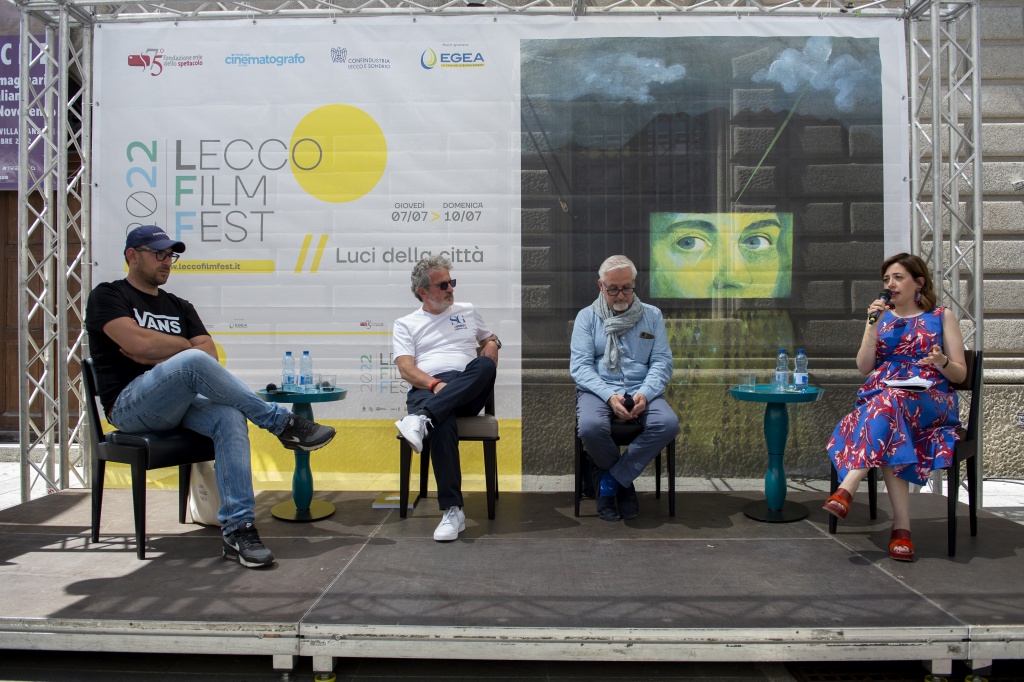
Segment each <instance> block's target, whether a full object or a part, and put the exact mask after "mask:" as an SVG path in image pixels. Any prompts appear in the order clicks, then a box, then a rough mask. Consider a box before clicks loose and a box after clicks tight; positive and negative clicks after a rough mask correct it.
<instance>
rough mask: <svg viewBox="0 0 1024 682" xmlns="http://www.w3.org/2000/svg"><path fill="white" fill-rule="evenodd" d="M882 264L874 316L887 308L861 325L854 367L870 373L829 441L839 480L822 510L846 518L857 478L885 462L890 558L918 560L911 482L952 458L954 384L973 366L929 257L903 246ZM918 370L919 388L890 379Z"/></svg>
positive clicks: (956, 417)
mask: <svg viewBox="0 0 1024 682" xmlns="http://www.w3.org/2000/svg"><path fill="white" fill-rule="evenodd" d="M881 272H882V282H883V283H884V284H885V288H886V290H887V291H889V292H890V293H891V294H892V298H891V301H890V302H888V303H887V302H886V301H884V300H883V299H882V298H879V299H878V300H876V301H874V302H873V303H872V304H871V305H870V306H869V307H868V315H869V317H870V315H871V314H872V313H876V312H878V313H881V316H880V317H878V320H877V322H875V323H871V322H870V321H869V322H868V323H866V324H865V325H864V336H863V338H862V339H861V343H860V350H858V351H857V369H859V370H860V371H861V373H862V374H866V375H868V380H867V381H866V382H864V385H863V386H861V388H860V390H859V391H858V392H857V404H856V409H854V411H853V412H851V413H850V414H848V415H846V416H845V417H843V419H842V421H840V422H839V425H838V426H837V427H836V429H835V431H834V432H833V433H832V438H830V439H829V442H828V454H829V457H831V458H832V465H833V466H834V467H835V468H836V472H838V474H839V480H840V486H839V489H838V490H836V492H835V494H834V495H832V496H831V497H829V498H828V500H827V501H826V502H825V507H824V508H825V511H827V512H829V513H830V514H833V515H835V516H837V517H839V518H840V519H845V518H846V515H847V514H848V513H849V512H850V504H851V503H852V502H853V495H854V493H855V492H856V491H857V486H858V485H860V482H861V481H862V480H864V477H865V476H867V474H868V471H869V470H870V469H872V468H874V467H881V468H882V475H883V476H884V477H885V488H886V491H887V492H888V494H889V502H890V503H891V504H892V508H893V525H892V535H891V536H890V539H889V556H890V557H891V558H893V559H895V560H897V561H913V559H914V545H913V543H912V542H911V539H910V486H909V484H910V483H915V484H917V485H924V484H925V482H926V481H927V479H928V474H929V473H930V472H931V470H932V469H941V468H944V467H947V466H949V464H950V462H952V461H953V450H954V448H955V446H956V441H957V440H958V436H957V433H956V427H957V426H959V425H960V418H959V415H958V412H957V400H956V393H955V392H954V391H953V390H952V388H950V385H949V384H950V382H952V383H958V382H960V381H963V380H964V378H965V377H966V376H967V366H966V364H965V358H964V340H963V335H962V334H961V333H960V325H959V324H957V321H956V318H955V317H953V313H952V312H951V311H950V310H949V309H948V308H944V307H942V306H937V305H936V302H937V297H936V294H935V289H934V287H933V286H932V278H931V275H930V274H929V273H928V266H927V264H926V263H925V262H924V261H923V260H922V259H921V258H919V257H918V256H912V255H910V254H907V253H900V254H897V255H895V256H892V257H890V258H888V259H887V260H886V261H885V262H884V263H883V264H882V267H881ZM883 311H884V312H883ZM914 377H920V378H921V379H924V380H927V381H930V382H931V386H930V387H929V388H927V389H926V390H923V391H913V390H907V389H904V388H895V387H890V386H888V385H887V384H886V382H887V381H892V380H900V379H910V378H914Z"/></svg>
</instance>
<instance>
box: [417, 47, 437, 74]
mask: <svg viewBox="0 0 1024 682" xmlns="http://www.w3.org/2000/svg"><path fill="white" fill-rule="evenodd" d="M420 66H422V67H423V68H424V69H428V70H429V69H432V68H434V67H435V66H437V53H436V52H434V51H433V50H431V49H430V48H429V47H428V48H427V49H425V50H424V51H423V54H421V55H420Z"/></svg>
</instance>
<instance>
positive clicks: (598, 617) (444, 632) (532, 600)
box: [0, 490, 1024, 673]
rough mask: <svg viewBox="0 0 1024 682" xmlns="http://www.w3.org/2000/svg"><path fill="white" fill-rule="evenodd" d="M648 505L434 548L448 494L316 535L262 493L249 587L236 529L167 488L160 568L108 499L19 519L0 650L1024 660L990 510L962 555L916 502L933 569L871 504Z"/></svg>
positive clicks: (479, 516)
mask: <svg viewBox="0 0 1024 682" xmlns="http://www.w3.org/2000/svg"><path fill="white" fill-rule="evenodd" d="M677 494H678V497H677V500H678V501H677V516H676V517H675V518H670V517H669V516H668V504H667V500H666V499H665V498H664V497H663V498H662V499H661V500H655V499H654V495H653V493H650V492H648V493H642V494H641V516H640V517H639V518H637V519H635V520H633V521H629V522H624V523H607V522H604V521H601V520H599V519H598V518H597V517H596V516H595V515H594V512H593V506H594V505H593V502H592V501H589V500H585V501H584V504H583V509H582V511H583V516H581V517H580V518H575V517H574V516H573V504H572V493H570V492H553V493H512V492H506V493H503V494H502V495H501V497H500V499H499V501H498V507H497V518H495V520H493V521H488V520H487V515H486V501H485V496H484V494H483V493H470V494H468V495H467V499H466V514H467V521H466V530H465V532H464V533H463V534H462V535H461V537H460V539H459V540H458V541H457V542H454V543H448V544H440V543H436V542H434V541H433V540H432V537H431V536H432V533H433V530H434V527H435V526H436V525H437V522H438V520H439V518H440V512H439V511H438V510H437V508H436V501H435V500H434V499H433V498H428V499H426V500H422V501H421V502H420V504H419V506H418V507H417V509H416V510H415V511H412V512H410V515H409V518H407V519H405V520H403V519H400V518H399V516H398V511H397V510H379V509H373V508H371V503H372V502H373V500H374V498H375V497H376V493H372V492H350V493H343V492H334V493H321V494H319V495H318V497H320V498H322V499H325V500H327V501H329V502H332V503H333V504H335V505H336V506H337V512H336V513H335V514H334V515H333V516H331V517H329V518H327V519H324V520H322V521H318V522H315V523H308V524H301V523H289V522H285V521H280V520H277V519H274V518H272V517H271V516H270V513H269V510H270V508H271V507H272V506H273V505H274V504H277V503H278V502H281V501H284V500H285V499H286V498H287V497H288V493H286V492H261V493H258V494H257V506H258V515H257V526H258V528H259V530H260V533H261V535H262V537H263V539H264V541H265V542H266V544H267V545H268V546H269V547H270V548H271V549H272V550H273V552H274V554H275V555H276V557H277V563H276V565H275V566H273V567H271V568H269V569H263V570H248V569H244V568H242V567H241V566H239V565H237V564H235V563H230V562H227V561H225V560H223V559H222V558H221V557H220V538H219V530H218V529H216V528H208V527H201V526H196V525H179V524H178V523H177V498H176V493H175V492H172V491H150V492H149V497H148V500H149V510H148V518H147V524H148V527H147V531H148V537H147V559H146V560H145V561H138V560H137V559H136V558H135V546H134V532H133V526H132V514H131V506H130V504H131V503H130V492H129V491H127V490H108V491H107V492H106V494H105V496H104V513H103V527H102V529H101V533H100V542H99V543H98V544H94V543H92V542H91V541H90V539H89V505H90V500H89V493H88V492H87V491H83V490H68V491H63V492H60V493H57V494H54V495H49V496H47V497H43V498H40V499H36V500H33V501H31V502H28V503H25V504H20V505H17V506H14V507H11V508H9V509H5V510H2V511H0V648H3V649H19V650H50V651H119V652H169V653H196V654H257V655H267V656H273V657H274V659H273V662H274V666H275V667H277V668H280V669H285V670H286V669H289V668H291V666H293V665H294V664H295V662H296V657H311V658H312V665H313V670H314V671H328V670H331V669H332V668H333V666H334V663H335V659H336V658H340V657H353V658H386V659H394V658H419V659H432V658H443V659H453V658H455V659H475V660H497V659H507V660H550V661H557V660H580V661H582V660H598V661H600V660H608V661H616V660H637V661H691V662H693V661H733V662H743V661H747V662H749V661H766V662H767V661H776V662H777V661H866V660H879V661H895V660H921V661H925V662H928V663H930V665H931V668H932V671H933V672H936V673H944V672H948V671H949V668H950V667H951V664H952V661H957V660H964V661H970V662H971V663H972V664H973V666H974V667H975V668H982V667H984V666H986V665H988V664H989V663H990V662H991V661H992V660H995V659H1022V658H1024V581H1022V580H1021V576H1024V526H1022V525H1020V524H1017V523H1014V522H1012V521H1009V520H1007V519H1004V518H1000V517H998V516H995V515H992V514H989V513H985V512H981V513H980V518H979V533H978V537H977V538H971V537H970V535H969V531H968V528H967V519H966V507H965V506H964V505H961V517H960V518H961V521H960V533H959V548H958V553H957V556H956V557H955V558H952V559H951V558H948V557H947V556H946V519H945V509H946V506H945V504H946V501H945V498H943V497H941V496H938V495H926V494H925V495H915V496H913V498H912V503H913V506H912V511H913V516H914V541H915V545H916V548H917V556H918V559H917V561H915V562H914V563H912V564H906V563H897V562H893V561H891V560H890V559H889V558H888V555H887V551H886V545H887V540H888V536H889V525H890V522H889V519H890V515H889V511H888V507H887V503H886V500H885V497H884V495H880V500H879V518H878V520H877V521H876V522H871V521H870V520H869V518H868V511H867V504H866V502H867V496H866V495H865V494H862V495H860V496H859V497H858V499H857V500H856V501H855V503H854V508H853V511H852V512H851V515H850V518H849V519H848V520H847V521H845V522H841V523H840V524H839V532H838V533H837V534H836V535H834V536H830V535H829V534H828V532H827V519H826V516H825V514H824V512H822V511H820V510H819V509H818V508H819V507H820V504H821V501H822V499H823V496H822V495H821V494H819V493H791V494H790V497H789V499H791V500H794V501H797V502H803V503H805V504H807V505H808V506H809V507H810V508H811V510H812V511H811V515H810V517H809V518H807V519H806V520H804V521H799V522H796V523H789V524H767V523H760V522H757V521H753V520H751V519H748V518H747V517H745V516H744V515H743V513H742V508H743V506H744V505H746V504H747V503H748V502H750V501H751V500H756V499H759V497H760V496H761V493H758V492H755V491H737V492H680V493H677Z"/></svg>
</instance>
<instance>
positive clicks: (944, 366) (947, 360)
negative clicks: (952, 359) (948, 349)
mask: <svg viewBox="0 0 1024 682" xmlns="http://www.w3.org/2000/svg"><path fill="white" fill-rule="evenodd" d="M948 366H949V356H948V355H947V356H946V364H945V365H942V366H940V367H939V369H946V367H948Z"/></svg>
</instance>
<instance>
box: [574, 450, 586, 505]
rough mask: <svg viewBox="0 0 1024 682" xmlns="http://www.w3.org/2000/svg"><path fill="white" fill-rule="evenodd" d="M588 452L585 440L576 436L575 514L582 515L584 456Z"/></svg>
mask: <svg viewBox="0 0 1024 682" xmlns="http://www.w3.org/2000/svg"><path fill="white" fill-rule="evenodd" d="M586 456H587V455H586V453H585V452H583V441H581V440H580V437H579V435H577V436H576V453H575V467H574V469H575V474H576V488H575V492H574V493H573V498H574V501H575V508H576V509H575V514H576V516H579V515H580V498H581V497H582V496H583V468H584V467H583V458H584V457H586Z"/></svg>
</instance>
